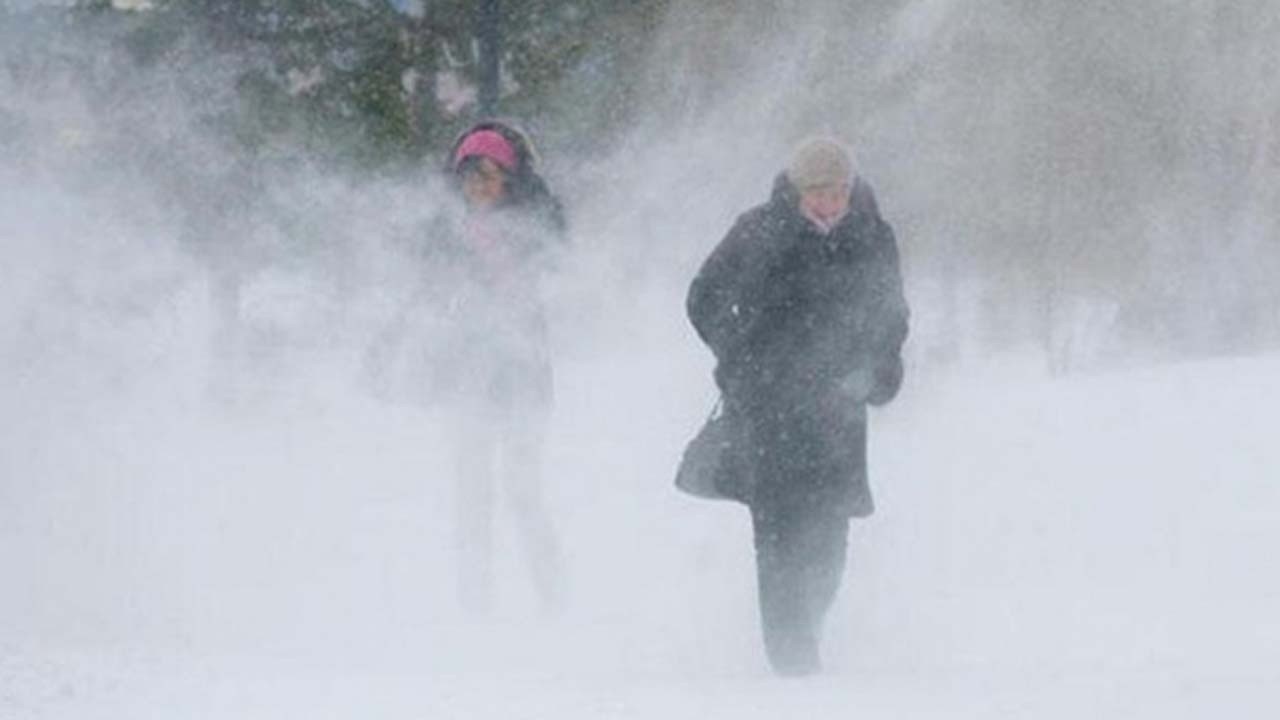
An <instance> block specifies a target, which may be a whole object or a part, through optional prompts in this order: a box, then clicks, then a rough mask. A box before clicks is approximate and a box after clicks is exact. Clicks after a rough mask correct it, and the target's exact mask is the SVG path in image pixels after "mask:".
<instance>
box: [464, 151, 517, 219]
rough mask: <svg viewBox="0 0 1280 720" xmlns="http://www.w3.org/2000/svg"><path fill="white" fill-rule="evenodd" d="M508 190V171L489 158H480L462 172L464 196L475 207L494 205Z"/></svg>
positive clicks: (484, 207)
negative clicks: (505, 171)
mask: <svg viewBox="0 0 1280 720" xmlns="http://www.w3.org/2000/svg"><path fill="white" fill-rule="evenodd" d="M506 191H507V175H506V173H504V172H503V171H502V168H501V167H499V166H498V164H497V163H495V162H494V161H492V160H490V159H489V158H479V159H478V160H477V161H476V162H475V163H472V164H471V165H470V167H468V168H467V170H466V171H465V172H463V174H462V196H463V197H464V198H466V200H467V205H469V206H471V207H473V208H477V209H481V210H485V209H488V208H492V207H494V206H495V205H497V204H498V202H499V201H501V200H502V196H503V195H504V194H506Z"/></svg>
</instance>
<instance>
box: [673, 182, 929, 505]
mask: <svg viewBox="0 0 1280 720" xmlns="http://www.w3.org/2000/svg"><path fill="white" fill-rule="evenodd" d="M687 309H688V313H689V318H690V319H691V321H692V322H693V325H694V327H695V328H696V330H697V332H698V334H699V336H701V338H702V339H703V341H704V342H706V344H707V345H708V346H709V347H710V348H711V350H712V352H713V353H714V354H715V357H716V361H717V364H716V370H715V378H716V383H717V385H718V386H719V387H720V390H721V392H722V396H723V400H724V403H725V412H726V414H727V415H728V416H730V417H731V418H733V421H734V423H735V424H737V425H739V426H740V427H741V429H742V432H743V433H744V437H745V440H744V442H742V443H739V449H738V450H739V451H738V452H737V453H736V455H737V457H736V461H737V462H736V466H737V471H736V472H737V475H738V476H739V477H738V479H737V481H736V484H737V487H735V488H733V489H732V490H727V492H728V493H729V494H731V495H734V496H736V497H737V499H741V500H743V501H746V502H748V503H751V504H755V503H758V502H759V503H765V502H772V503H775V504H776V503H787V504H796V503H798V504H802V505H814V506H825V507H833V506H834V507H839V508H841V509H842V511H843V512H845V513H847V514H849V515H854V516H864V515H869V514H870V513H871V512H872V510H873V503H872V500H871V494H870V490H869V488H868V486H867V481H866V411H865V408H866V404H868V403H871V404H883V403H886V402H888V401H889V400H891V399H892V398H893V397H894V396H895V395H896V393H897V391H898V388H899V385H900V384H901V381H902V359H901V355H900V351H901V347H902V344H903V342H904V340H905V339H906V335H907V317H908V312H907V306H906V302H905V299H904V297H903V292H902V279H901V275H900V271H899V264H898V249H897V245H896V242H895V240H894V235H893V231H892V230H891V229H890V227H889V225H888V224H887V223H886V222H885V221H884V220H883V219H882V218H881V217H880V213H879V210H878V209H877V207H876V202H875V198H874V196H873V194H872V191H871V188H870V187H869V186H868V185H867V184H866V183H865V182H862V181H860V180H858V181H855V182H854V183H853V186H852V190H851V199H850V207H849V212H848V213H847V214H846V215H845V216H844V218H843V219H842V220H841V221H840V222H839V223H838V224H837V225H836V227H834V228H833V229H832V230H831V231H830V232H829V233H823V232H821V231H820V230H819V228H818V227H817V226H816V225H815V224H814V223H813V222H812V221H811V220H809V219H808V218H806V217H805V216H804V215H803V214H802V212H801V210H800V207H799V192H798V191H797V190H796V188H795V187H794V186H793V185H792V184H791V182H790V181H789V180H787V179H786V177H785V175H784V176H780V177H779V178H778V180H777V181H776V183H775V186H774V191H773V195H772V197H771V198H770V200H769V201H768V202H767V203H765V204H763V205H760V206H758V207H755V208H753V209H751V210H749V211H747V212H746V213H744V214H743V215H741V216H740V217H739V218H738V220H737V222H735V223H734V225H733V228H732V229H731V230H730V231H729V233H728V235H727V236H726V237H725V238H724V240H722V241H721V242H720V244H719V245H718V246H717V247H716V249H715V250H714V251H713V252H712V254H711V256H710V257H709V258H708V259H707V260H706V262H705V263H704V264H703V266H702V268H701V270H700V271H699V272H698V275H697V277H696V278H694V280H693V283H692V285H691V287H690V288H689V295H688V301H687Z"/></svg>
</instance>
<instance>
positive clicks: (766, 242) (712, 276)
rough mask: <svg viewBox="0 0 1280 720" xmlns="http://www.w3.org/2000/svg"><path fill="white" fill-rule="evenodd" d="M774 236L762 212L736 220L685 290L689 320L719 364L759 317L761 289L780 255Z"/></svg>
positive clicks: (740, 345)
mask: <svg viewBox="0 0 1280 720" xmlns="http://www.w3.org/2000/svg"><path fill="white" fill-rule="evenodd" d="M774 234H776V233H771V232H770V225H769V223H768V222H767V221H765V220H763V218H762V217H761V215H760V213H756V212H752V213H747V214H745V215H743V216H742V217H740V218H738V221H737V222H736V223H734V226H733V228H731V229H730V230H729V233H728V234H727V235H726V236H725V238H724V239H723V240H721V241H720V244H719V245H717V246H716V249H715V250H714V251H713V252H712V253H711V256H710V257H708V258H707V260H706V262H704V263H703V265H702V268H701V269H700V270H699V271H698V274H697V276H696V277H694V279H693V282H692V283H691V284H690V286H689V294H688V297H687V298H686V302H685V308H686V310H687V311H688V314H689V320H690V321H691V322H692V323H693V327H694V329H695V330H697V332H698V336H699V337H701V338H702V340H703V342H705V343H706V344H707V346H708V347H710V348H711V351H712V352H713V353H715V356H716V358H717V359H718V360H722V361H723V360H724V359H725V358H727V357H730V356H732V355H733V354H734V353H735V352H736V351H737V350H738V349H739V348H740V347H742V345H743V344H744V342H745V341H746V340H747V338H749V337H750V335H751V332H752V329H753V328H754V326H755V324H756V321H757V320H758V318H759V317H760V315H761V311H762V310H763V303H764V300H765V293H763V292H762V287H763V285H764V283H765V280H766V278H767V276H768V274H769V272H770V271H771V269H772V268H773V266H774V264H775V262H776V260H777V258H778V256H779V255H780V252H779V249H780V248H779V246H780V243H779V242H776V241H777V240H778V239H777V238H774V237H772V235H774Z"/></svg>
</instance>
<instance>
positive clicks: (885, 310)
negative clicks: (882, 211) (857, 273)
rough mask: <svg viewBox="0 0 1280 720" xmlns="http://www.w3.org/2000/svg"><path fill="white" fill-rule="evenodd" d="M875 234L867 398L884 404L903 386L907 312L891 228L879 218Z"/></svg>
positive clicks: (896, 247)
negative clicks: (871, 358)
mask: <svg viewBox="0 0 1280 720" xmlns="http://www.w3.org/2000/svg"><path fill="white" fill-rule="evenodd" d="M877 235H878V242H877V243H876V245H875V247H876V262H875V268H876V270H875V274H874V278H873V283H874V285H873V293H872V299H873V307H874V312H873V313H872V314H871V324H870V327H869V328H868V330H869V333H870V340H871V349H872V353H873V359H874V362H873V366H872V373H873V376H874V383H873V385H872V388H871V393H870V395H869V396H868V398H867V401H868V402H870V403H871V404H872V405H884V404H885V403H888V402H889V401H890V400H892V399H893V398H894V397H895V396H896V395H897V394H898V390H899V389H900V388H901V386H902V376H903V367H902V344H903V343H904V342H906V339H907V327H908V320H909V318H910V312H909V310H908V309H907V301H906V296H905V294H904V293H903V289H902V271H901V268H900V263H899V258H898V245H897V241H896V240H895V239H894V236H893V229H892V228H890V227H889V224H888V223H886V222H884V221H883V220H879V221H878V232H877Z"/></svg>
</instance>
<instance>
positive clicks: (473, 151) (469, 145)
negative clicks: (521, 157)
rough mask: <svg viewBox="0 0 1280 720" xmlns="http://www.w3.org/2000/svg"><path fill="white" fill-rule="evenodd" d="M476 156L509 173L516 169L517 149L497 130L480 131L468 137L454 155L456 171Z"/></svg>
mask: <svg viewBox="0 0 1280 720" xmlns="http://www.w3.org/2000/svg"><path fill="white" fill-rule="evenodd" d="M476 156H479V157H484V158H489V159H490V160H492V161H494V162H496V163H498V165H500V166H502V167H503V168H504V169H505V170H507V171H512V170H515V169H516V150H515V148H513V147H511V143H509V142H507V139H506V138H504V137H502V135H501V134H500V133H498V132H497V131H496V130H478V131H476V132H473V133H471V134H470V135H468V136H467V137H466V139H465V140H463V141H462V144H461V145H459V146H458V151H457V152H456V153H454V154H453V167H454V168H455V169H456V168H457V167H458V166H459V165H461V164H462V161H463V160H466V159H467V158H469V157H476Z"/></svg>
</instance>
